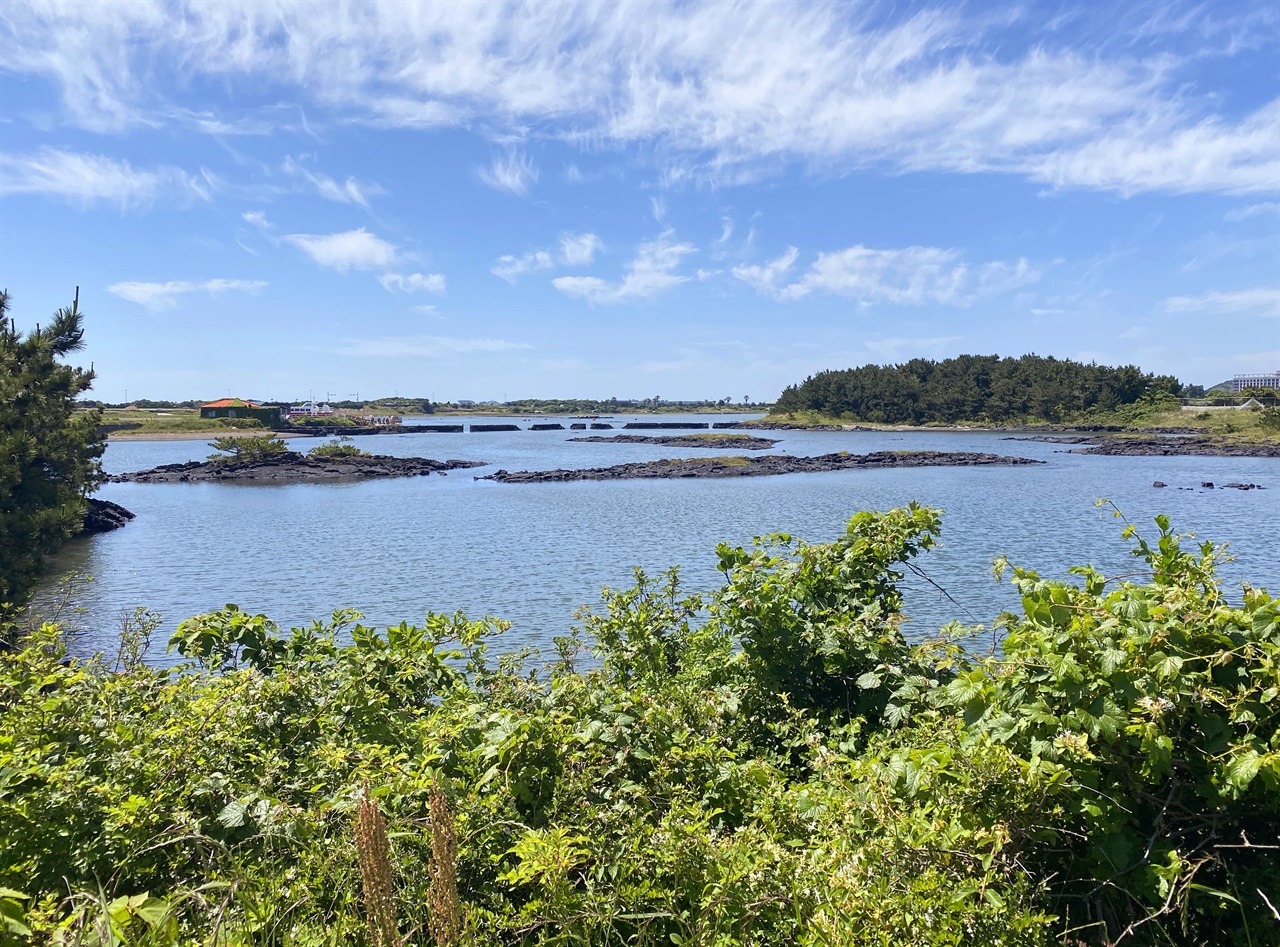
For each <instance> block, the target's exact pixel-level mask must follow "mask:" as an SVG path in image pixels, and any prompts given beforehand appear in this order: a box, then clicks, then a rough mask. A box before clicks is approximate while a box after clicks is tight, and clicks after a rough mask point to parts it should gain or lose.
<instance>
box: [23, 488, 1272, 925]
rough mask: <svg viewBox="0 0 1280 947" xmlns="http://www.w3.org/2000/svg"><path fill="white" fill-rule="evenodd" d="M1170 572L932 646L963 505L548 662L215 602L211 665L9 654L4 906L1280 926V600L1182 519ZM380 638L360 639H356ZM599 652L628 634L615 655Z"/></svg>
mask: <svg viewBox="0 0 1280 947" xmlns="http://www.w3.org/2000/svg"><path fill="white" fill-rule="evenodd" d="M1159 523H1160V529H1161V533H1160V537H1159V540H1158V541H1157V542H1155V543H1154V544H1152V545H1147V544H1146V543H1144V542H1142V541H1141V540H1138V541H1137V546H1136V549H1135V554H1136V555H1137V556H1138V557H1139V558H1140V560H1141V562H1142V563H1144V565H1143V566H1141V567H1140V568H1141V569H1142V572H1141V573H1140V574H1141V576H1142V577H1143V579H1144V581H1143V582H1141V583H1135V582H1132V581H1129V580H1127V579H1126V580H1107V579H1105V578H1104V577H1102V576H1101V575H1099V574H1098V573H1097V572H1095V571H1094V570H1092V569H1089V568H1085V569H1081V570H1079V573H1078V574H1079V579H1080V582H1081V585H1080V586H1079V587H1077V586H1075V585H1072V584H1068V583H1062V582H1051V581H1046V580H1043V579H1042V578H1040V577H1039V576H1037V575H1036V574H1035V573H1034V572H1030V571H1027V570H1021V569H1014V570H1012V574H1013V581H1014V582H1015V583H1016V585H1017V587H1018V589H1019V591H1020V592H1021V594H1022V603H1023V613H1022V614H1021V615H1019V616H1013V615H1007V616H1003V617H1002V619H1001V624H1002V625H1003V627H1004V631H1005V633H1006V634H1005V638H1004V644H1003V649H1002V650H1001V651H1000V652H999V653H997V654H992V655H990V656H988V657H985V658H973V657H969V656H968V655H967V653H966V652H965V651H964V650H963V649H962V647H961V640H962V637H963V635H964V631H963V630H962V629H960V628H959V627H949V628H948V629H946V632H947V633H946V634H945V635H943V636H941V637H939V638H938V639H936V640H931V641H927V642H924V643H920V644H911V643H909V642H907V641H906V640H905V639H904V638H903V636H902V635H901V634H900V632H899V621H900V615H899V608H900V595H899V591H898V587H897V583H898V581H899V580H900V578H901V573H900V572H899V571H898V564H900V563H902V562H904V561H906V560H908V559H910V558H911V557H912V556H913V555H915V554H916V553H917V552H919V551H921V550H924V549H927V548H929V547H930V546H931V545H932V544H933V542H934V538H935V536H936V535H937V531H938V516H937V514H936V513H935V512H934V511H932V510H928V509H924V508H918V507H914V506H913V507H912V508H910V509H900V510H892V511H889V512H887V513H884V514H880V513H860V514H858V515H856V516H855V517H854V518H853V519H852V520H851V521H850V523H849V526H848V530H847V533H846V535H845V536H843V537H842V538H840V539H839V540H837V541H835V542H832V543H828V544H815V545H811V544H806V543H803V542H800V541H799V540H796V539H794V538H792V537H789V536H773V537H769V538H767V539H764V540H758V541H757V542H756V544H755V545H754V546H753V547H752V548H749V549H739V548H730V547H727V546H722V547H720V549H719V557H720V565H721V568H722V570H723V573H724V576H725V579H724V584H723V586H722V588H720V589H719V590H716V591H714V592H712V593H709V594H707V595H687V594H685V593H684V592H683V591H682V590H681V588H680V586H679V582H678V577H677V575H676V573H675V571H674V570H672V571H671V572H669V573H667V574H666V575H665V576H663V577H661V578H659V579H652V578H650V577H648V576H645V575H644V574H643V573H640V572H638V571H637V573H636V583H635V585H634V586H633V587H632V588H629V589H625V590H622V591H608V590H606V592H605V594H604V606H603V608H602V609H601V610H600V611H599V612H598V613H595V614H586V615H584V619H583V625H584V627H583V629H582V630H581V631H575V633H574V634H572V635H570V636H569V637H566V638H564V639H561V640H560V641H559V642H558V654H557V657H556V660H555V661H554V663H553V664H552V665H550V666H549V667H547V668H545V669H543V670H539V671H534V670H531V669H529V668H528V667H527V666H526V665H525V664H524V663H523V659H522V658H521V657H519V656H514V657H506V658H502V659H499V660H496V661H495V660H494V659H493V658H492V657H491V656H490V655H489V653H488V652H487V647H488V644H489V642H490V640H491V638H492V637H493V636H494V635H495V634H498V633H500V632H501V631H503V630H504V629H505V624H504V623H503V622H500V621H498V620H495V619H485V620H483V621H478V622H477V621H469V620H467V619H466V618H464V617H463V616H461V615H454V616H445V615H431V616H429V617H428V619H427V621H426V623H425V624H424V625H423V626H421V627H415V626H410V625H400V626H398V627H394V628H388V629H386V630H385V631H382V632H379V631H377V630H375V629H372V628H367V627H364V626H363V625H361V624H359V623H358V616H357V615H355V614H354V613H351V612H339V613H336V614H335V615H334V617H333V620H332V622H330V623H326V624H315V625H313V626H312V627H310V628H304V629H294V630H293V631H292V632H291V633H289V634H287V635H284V634H281V633H280V632H279V630H278V629H277V628H276V627H275V626H274V625H273V624H272V623H271V622H270V621H269V620H267V619H266V618H264V617H263V616H261V615H250V614H248V613H246V612H242V611H240V610H239V609H237V608H236V607H234V606H228V607H227V608H226V609H224V610H222V611H220V612H216V613H213V614H209V615H204V616H200V617H197V618H194V619H191V620H189V621H187V622H184V623H183V624H182V625H181V626H180V627H179V630H178V632H177V634H176V635H175V636H174V639H173V642H172V643H173V646H174V647H176V649H177V650H178V651H179V652H180V653H181V654H182V655H184V656H185V657H186V658H187V659H188V663H187V664H186V665H184V666H183V667H181V668H179V669H176V670H174V671H163V670H158V669H154V668H149V667H147V666H145V665H144V664H143V663H142V661H141V656H142V654H144V653H145V650H146V642H147V637H148V635H149V634H150V631H151V630H152V629H153V628H154V621H153V620H152V619H151V618H150V617H149V616H147V615H146V614H145V613H142V614H139V615H137V616H135V618H134V619H133V620H131V621H130V622H128V623H127V626H126V629H125V632H126V633H125V634H124V635H123V636H122V644H121V649H120V653H119V654H118V655H116V656H115V657H114V658H112V659H106V658H99V659H97V660H94V661H91V662H79V661H73V660H67V659H66V655H65V650H64V647H63V642H62V639H61V638H60V637H59V635H58V632H57V630H56V629H55V628H52V627H46V628H45V629H43V631H42V632H41V633H40V634H38V635H37V636H36V637H35V638H33V639H32V640H31V641H30V642H29V645H28V647H26V648H25V649H24V650H22V651H21V652H18V653H16V654H14V655H12V656H10V657H8V658H6V659H5V661H4V664H3V666H2V669H0V715H2V723H3V725H2V726H0V833H3V838H0V843H2V844H0V923H3V924H6V925H7V929H8V931H9V933H10V936H11V937H12V938H14V939H18V938H30V939H33V940H37V941H45V940H49V939H61V940H62V941H63V942H65V943H82V944H108V943H111V944H115V943H131V944H144V943H145V944H174V943H184V944H186V943H190V944H224V945H232V944H280V945H306V944H340V943H341V944H346V943H356V944H358V943H368V944H372V945H376V947H384V945H389V944H396V943H401V942H403V943H415V944H423V943H435V944H452V943H475V944H570V943H572V944H592V945H596V944H599V945H607V944H619V945H621V944H664V945H667V944H700V945H703V944H705V945H732V944H752V945H764V944H802V945H806V944H807V945H890V944H928V945H960V944H965V945H969V944H976V945H997V944H1007V945H1034V944H1048V943H1064V944H1073V945H1078V944H1115V943H1125V944H1183V943H1188V944H1189V943H1197V944H1207V943H1214V944H1224V945H1231V944H1241V945H1243V944H1270V943H1275V942H1276V938H1277V935H1278V934H1280V917H1278V916H1277V915H1276V914H1275V911H1274V908H1272V907H1271V905H1273V904H1275V903H1276V902H1277V901H1278V900H1280V883H1277V879H1278V878H1280V858H1278V857H1277V856H1278V855H1280V851H1278V850H1277V848H1276V846H1277V844H1278V841H1280V839H1278V836H1280V742H1278V741H1280V738H1278V737H1277V723H1278V722H1280V709H1278V708H1280V696H1278V695H1280V619H1278V617H1277V603H1276V602H1275V601H1274V600H1272V599H1271V598H1270V597H1269V596H1267V595H1266V594H1265V593H1264V592H1261V591H1257V590H1253V589H1249V588H1246V589H1245V591H1244V599H1243V604H1242V605H1239V606H1233V605H1231V604H1229V603H1228V601H1227V600H1226V599H1225V598H1224V597H1223V594H1222V592H1221V590H1220V589H1219V586H1218V582H1217V580H1216V579H1215V576H1214V566H1215V563H1216V562H1217V561H1218V560H1219V559H1220V558H1221V550H1219V549H1215V548H1214V547H1212V546H1210V545H1202V546H1198V547H1195V548H1191V549H1187V548H1184V545H1183V541H1182V540H1183V539H1184V538H1185V537H1178V536H1176V535H1174V534H1173V533H1172V532H1171V531H1170V530H1169V528H1168V523H1167V522H1166V521H1164V520H1163V519H1161V520H1160V521H1159ZM340 641H346V642H349V643H346V644H342V643H340ZM588 649H591V650H592V651H593V652H594V653H593V654H592V655H588Z"/></svg>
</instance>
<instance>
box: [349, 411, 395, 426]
mask: <svg viewBox="0 0 1280 947" xmlns="http://www.w3.org/2000/svg"><path fill="white" fill-rule="evenodd" d="M356 420H357V421H359V422H360V423H361V424H369V425H372V426H374V427H392V426H394V425H396V424H400V423H401V419H400V416H399V415H396V414H362V415H361V416H360V417H358V418H356Z"/></svg>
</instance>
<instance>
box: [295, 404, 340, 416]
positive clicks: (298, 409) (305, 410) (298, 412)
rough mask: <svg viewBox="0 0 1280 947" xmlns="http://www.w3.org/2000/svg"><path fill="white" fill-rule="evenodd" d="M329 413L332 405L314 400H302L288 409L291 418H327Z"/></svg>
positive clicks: (331, 411)
mask: <svg viewBox="0 0 1280 947" xmlns="http://www.w3.org/2000/svg"><path fill="white" fill-rule="evenodd" d="M331 414H333V406H332V405H328V404H317V403H316V402H314V401H304V402H302V404H295V405H294V406H293V407H292V408H290V409H289V417H291V418H327V417H328V416H329V415H331Z"/></svg>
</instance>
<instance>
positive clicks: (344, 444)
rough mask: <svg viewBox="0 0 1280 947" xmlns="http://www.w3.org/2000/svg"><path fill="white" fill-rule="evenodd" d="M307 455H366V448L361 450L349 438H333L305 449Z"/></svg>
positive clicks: (367, 454) (367, 453)
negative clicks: (307, 449)
mask: <svg viewBox="0 0 1280 947" xmlns="http://www.w3.org/2000/svg"><path fill="white" fill-rule="evenodd" d="M307 456H308V457H368V456H369V452H368V451H367V450H361V449H360V448H358V447H356V445H354V444H352V443H351V438H349V437H343V438H335V439H334V440H331V441H326V442H325V443H323V444H319V445H317V446H315V447H313V448H311V450H309V451H307Z"/></svg>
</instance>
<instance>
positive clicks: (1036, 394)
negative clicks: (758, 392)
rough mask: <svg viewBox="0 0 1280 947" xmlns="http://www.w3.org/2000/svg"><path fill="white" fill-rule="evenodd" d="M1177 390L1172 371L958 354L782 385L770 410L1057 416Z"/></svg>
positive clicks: (888, 416) (892, 418)
mask: <svg viewBox="0 0 1280 947" xmlns="http://www.w3.org/2000/svg"><path fill="white" fill-rule="evenodd" d="M1181 391H1182V384H1181V383H1180V382H1179V381H1178V380H1177V379H1176V378H1174V377H1173V376H1171V375H1152V374H1149V373H1144V372H1143V371H1142V370H1141V369H1139V368H1137V367H1136V366H1133V365H1123V366H1121V367H1119V368H1112V367H1109V366H1106V365H1086V364H1084V363H1082V362H1073V361H1071V360H1070V359H1056V358H1043V357H1041V356H1039V355H1024V356H1022V357H1021V358H1000V357H999V356H997V355H961V356H958V357H957V358H948V359H944V360H943V361H941V362H935V361H933V360H931V359H924V358H916V359H912V360H911V361H909V362H905V363H903V364H901V365H863V366H861V367H859V368H849V369H845V370H843V371H828V372H820V373H818V374H817V375H813V376H811V377H810V378H807V379H805V381H804V382H802V383H801V384H799V385H792V386H790V387H789V388H787V389H786V390H785V391H784V392H783V393H782V396H781V397H780V398H779V399H778V403H777V407H776V408H775V410H776V411H778V412H780V413H787V414H792V413H795V412H798V411H813V412H817V413H819V414H823V415H829V416H832V417H844V418H849V419H856V420H861V421H871V422H876V423H881V424H928V423H931V422H934V423H948V422H957V421H989V422H1002V421H1064V420H1068V419H1073V418H1079V417H1081V416H1083V415H1087V414H1090V413H1102V412H1107V411H1113V410H1115V409H1116V408H1120V407H1122V406H1124V405H1131V404H1134V403H1135V402H1137V401H1139V400H1140V399H1142V398H1144V397H1146V398H1152V397H1157V396H1160V395H1165V396H1175V395H1178V394H1180V393H1181Z"/></svg>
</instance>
